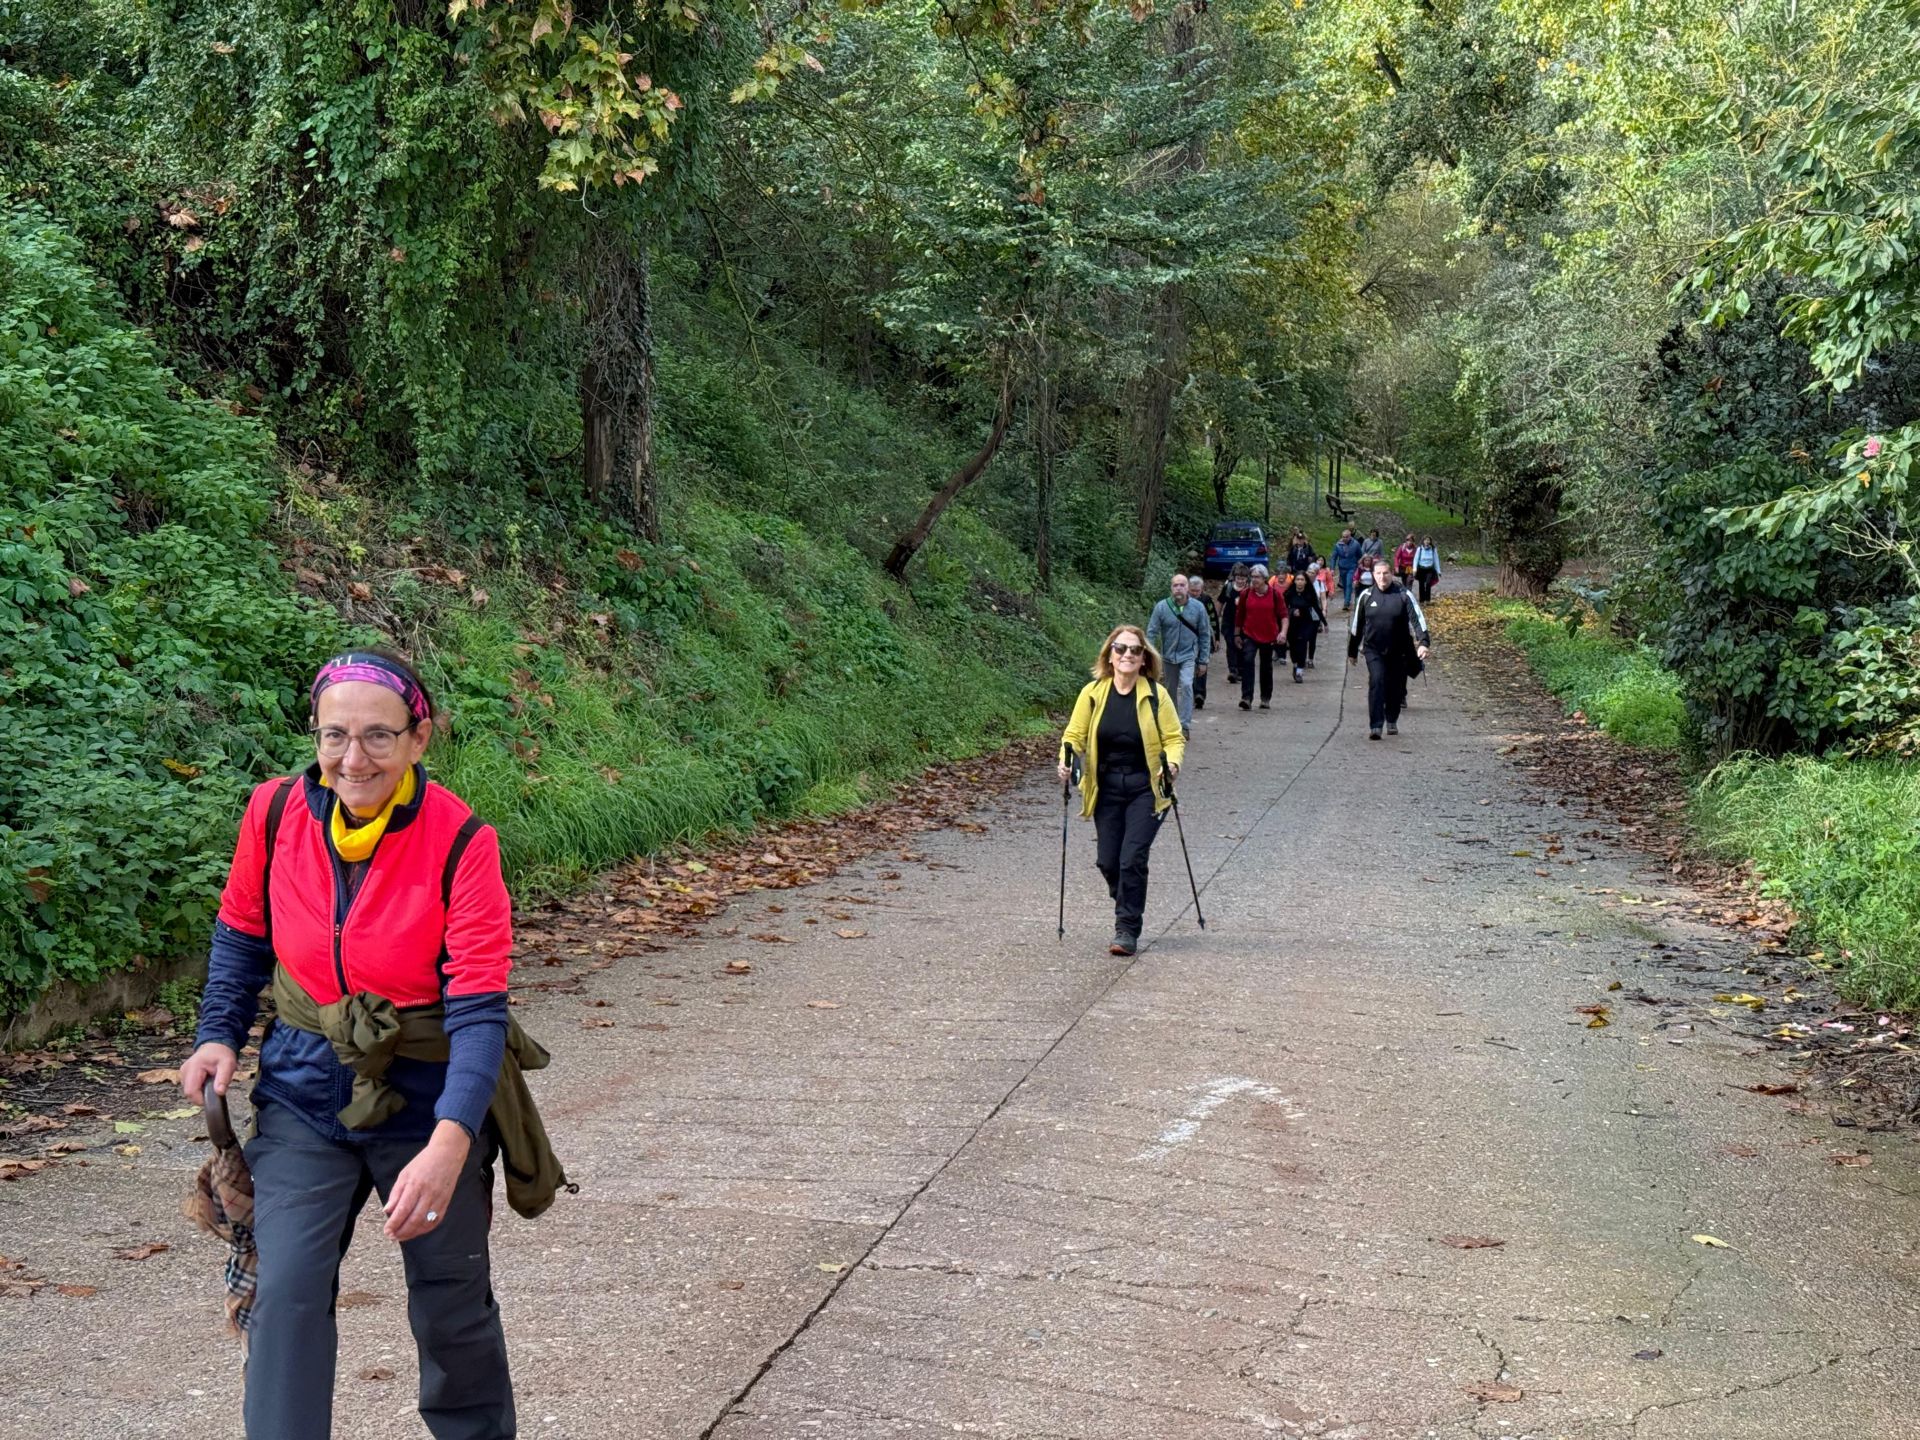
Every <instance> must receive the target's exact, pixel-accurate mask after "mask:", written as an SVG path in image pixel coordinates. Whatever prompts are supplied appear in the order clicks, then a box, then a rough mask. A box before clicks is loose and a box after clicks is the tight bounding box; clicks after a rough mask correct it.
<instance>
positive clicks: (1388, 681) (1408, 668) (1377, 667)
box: [1347, 556, 1427, 740]
mask: <svg viewBox="0 0 1920 1440" xmlns="http://www.w3.org/2000/svg"><path fill="white" fill-rule="evenodd" d="M1363 650H1364V651H1365V652H1366V655H1367V738H1368V739H1369V740H1378V739H1379V738H1380V727H1381V726H1383V725H1384V726H1385V727H1386V731H1387V734H1389V735H1398V734H1399V733H1400V707H1401V706H1402V705H1405V704H1406V703H1407V681H1408V680H1409V679H1410V678H1411V677H1413V676H1415V675H1418V674H1419V673H1420V671H1421V669H1422V668H1423V667H1424V666H1425V664H1426V660H1427V617H1426V616H1425V614H1423V613H1422V612H1421V609H1420V602H1419V601H1417V600H1415V599H1414V598H1413V596H1412V595H1411V594H1409V593H1408V591H1407V590H1406V589H1405V587H1403V586H1402V585H1401V584H1400V582H1399V581H1398V580H1395V579H1394V578H1393V565H1392V563H1391V562H1390V561H1388V560H1386V559H1385V558H1384V557H1378V556H1377V557H1375V559H1374V562H1373V585H1372V586H1371V587H1370V588H1369V589H1367V590H1365V591H1363V592H1361V594H1359V595H1358V596H1356V597H1355V599H1354V602H1353V622H1352V624H1351V625H1349V626H1348V628H1347V663H1348V664H1349V665H1355V664H1358V663H1359V660H1360V652H1361V651H1363Z"/></svg>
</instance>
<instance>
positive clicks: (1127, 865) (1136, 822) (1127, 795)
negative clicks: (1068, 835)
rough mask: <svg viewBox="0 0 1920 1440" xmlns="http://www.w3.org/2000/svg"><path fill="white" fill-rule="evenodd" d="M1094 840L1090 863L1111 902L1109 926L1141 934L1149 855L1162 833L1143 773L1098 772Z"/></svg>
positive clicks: (1151, 786)
mask: <svg viewBox="0 0 1920 1440" xmlns="http://www.w3.org/2000/svg"><path fill="white" fill-rule="evenodd" d="M1093 831H1094V835H1095V837H1096V846H1095V851H1094V856H1095V858H1094V863H1095V864H1096V865H1098V866H1099V867H1100V873H1101V874H1102V875H1104V876H1106V879H1107V893H1108V894H1110V895H1112V896H1113V923H1114V925H1115V927H1116V928H1118V929H1120V930H1124V931H1126V932H1127V934H1129V935H1133V936H1136V937H1137V936H1138V935H1139V934H1140V917H1141V916H1142V915H1143V914H1144V913H1145V912H1146V908H1147V855H1148V853H1149V852H1150V851H1151V850H1152V849H1153V837H1154V836H1155V835H1157V834H1159V833H1160V817H1159V816H1158V815H1156V814H1154V813H1153V782H1152V781H1151V780H1149V779H1148V778H1147V772H1146V771H1144V770H1106V769H1102V770H1101V772H1100V788H1099V791H1098V792H1097V793H1096V795H1095V796H1094V801H1093Z"/></svg>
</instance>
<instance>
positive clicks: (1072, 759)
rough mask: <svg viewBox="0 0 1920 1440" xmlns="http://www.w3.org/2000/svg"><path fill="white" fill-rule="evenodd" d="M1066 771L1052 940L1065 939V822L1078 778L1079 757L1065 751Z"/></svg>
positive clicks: (1062, 783)
mask: <svg viewBox="0 0 1920 1440" xmlns="http://www.w3.org/2000/svg"><path fill="white" fill-rule="evenodd" d="M1066 754H1067V769H1068V771H1069V772H1070V773H1069V774H1068V777H1067V778H1066V779H1065V780H1062V781H1061V782H1060V929H1059V931H1058V932H1057V933H1056V934H1055V936H1054V939H1056V940H1064V939H1066V938H1067V821H1068V818H1069V815H1068V812H1069V810H1070V808H1071V806H1070V804H1069V802H1070V801H1071V799H1072V796H1073V782H1074V781H1076V780H1078V779H1079V778H1080V757H1079V756H1078V755H1076V754H1074V753H1073V751H1072V750H1071V749H1069V750H1067V752H1066Z"/></svg>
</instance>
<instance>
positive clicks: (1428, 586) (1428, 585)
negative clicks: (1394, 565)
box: [1413, 565, 1440, 605]
mask: <svg viewBox="0 0 1920 1440" xmlns="http://www.w3.org/2000/svg"><path fill="white" fill-rule="evenodd" d="M1413 574H1414V578H1415V579H1416V580H1418V581H1419V582H1420V603H1421V604H1422V605H1424V604H1426V603H1427V602H1428V601H1429V600H1431V599H1433V582H1434V581H1436V580H1438V579H1439V578H1440V572H1439V571H1438V570H1436V569H1434V568H1433V567H1432V566H1431V565H1422V566H1421V567H1420V568H1419V569H1418V570H1416V571H1414V572H1413Z"/></svg>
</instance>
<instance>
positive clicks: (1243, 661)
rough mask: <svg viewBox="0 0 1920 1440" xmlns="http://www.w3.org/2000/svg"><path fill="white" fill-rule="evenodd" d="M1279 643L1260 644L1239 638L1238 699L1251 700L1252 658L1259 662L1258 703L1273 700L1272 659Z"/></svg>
mask: <svg viewBox="0 0 1920 1440" xmlns="http://www.w3.org/2000/svg"><path fill="white" fill-rule="evenodd" d="M1279 648H1280V643H1279V642H1278V641H1277V640H1276V641H1269V642H1267V643H1265V644H1262V643H1261V642H1260V641H1258V640H1249V639H1247V638H1246V637H1245V636H1244V635H1243V636H1241V637H1240V698H1241V699H1242V700H1251V699H1253V663H1254V657H1255V656H1258V657H1259V660H1260V703H1261V704H1262V705H1264V704H1266V703H1267V702H1268V701H1269V700H1271V699H1273V657H1274V653H1275V652H1276V651H1277V650H1279Z"/></svg>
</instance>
